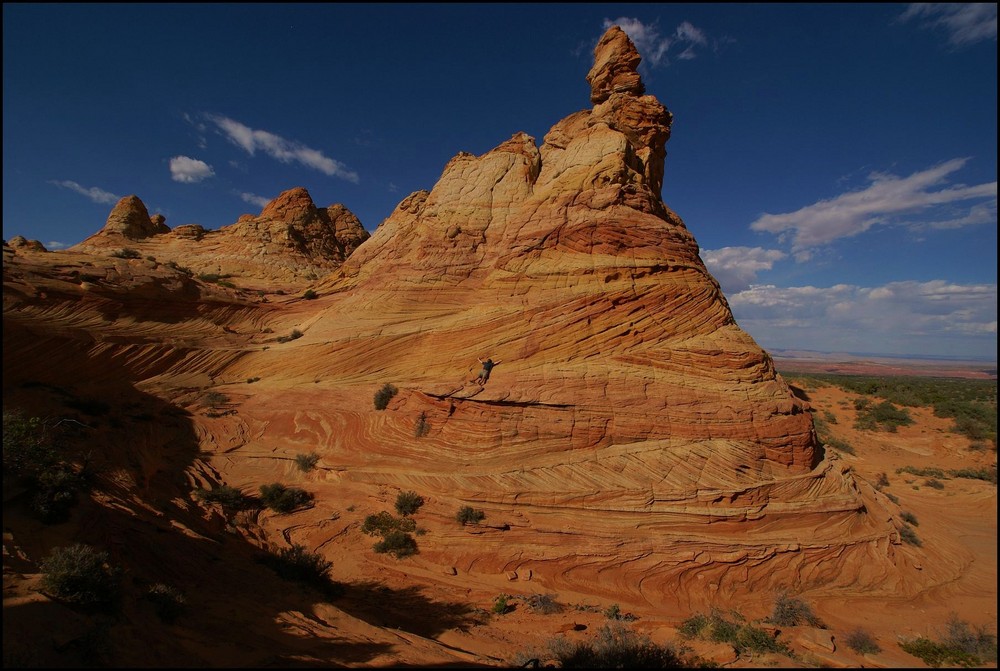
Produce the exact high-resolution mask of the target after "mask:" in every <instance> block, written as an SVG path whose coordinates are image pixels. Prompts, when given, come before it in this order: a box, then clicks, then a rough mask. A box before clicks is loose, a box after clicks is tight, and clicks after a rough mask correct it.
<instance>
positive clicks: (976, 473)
mask: <svg viewBox="0 0 1000 671" xmlns="http://www.w3.org/2000/svg"><path fill="white" fill-rule="evenodd" d="M948 473H949V475H951V477H953V478H966V479H969V480H983V481H984V482H991V483H993V484H994V485H995V484H996V483H997V467H996V466H989V467H987V468H958V469H954V470H951V471H948Z"/></svg>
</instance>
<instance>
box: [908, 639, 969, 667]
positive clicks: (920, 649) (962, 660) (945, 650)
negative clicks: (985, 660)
mask: <svg viewBox="0 0 1000 671" xmlns="http://www.w3.org/2000/svg"><path fill="white" fill-rule="evenodd" d="M899 647H900V648H902V649H903V650H904V651H905V652H907V653H909V654H911V655H913V656H914V657H919V658H920V659H922V660H924V663H925V664H926V665H927V666H932V667H935V668H938V667H941V666H948V667H959V666H962V667H965V668H972V667H974V666H980V665H981V664H982V660H981V659H980V658H979V657H977V656H976V655H974V654H970V653H968V652H966V651H965V650H963V649H961V648H960V647H957V646H952V645H948V644H947V643H938V642H936V641H932V640H931V639H929V638H926V637H924V636H919V637H917V638H915V639H912V640H909V641H903V642H902V643H900V644H899Z"/></svg>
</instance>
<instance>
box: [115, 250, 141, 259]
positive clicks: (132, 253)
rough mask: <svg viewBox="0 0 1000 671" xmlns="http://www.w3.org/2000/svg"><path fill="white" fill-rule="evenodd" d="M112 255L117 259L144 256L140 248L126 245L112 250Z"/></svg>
mask: <svg viewBox="0 0 1000 671" xmlns="http://www.w3.org/2000/svg"><path fill="white" fill-rule="evenodd" d="M111 256H113V257H115V258H117V259H138V258H142V254H140V253H139V250H138V249H132V248H131V247H125V248H124V249H117V250H115V251H113V252H111Z"/></svg>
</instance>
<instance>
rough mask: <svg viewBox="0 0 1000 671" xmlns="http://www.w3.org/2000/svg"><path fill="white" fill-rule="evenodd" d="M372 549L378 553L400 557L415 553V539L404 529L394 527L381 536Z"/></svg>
mask: <svg viewBox="0 0 1000 671" xmlns="http://www.w3.org/2000/svg"><path fill="white" fill-rule="evenodd" d="M372 549H374V550H375V552H378V553H379V554H385V553H389V554H391V555H393V556H394V557H395V558H396V559H402V558H403V557H409V556H410V555H414V554H416V553H417V541H416V540H415V539H414V538H413V536H411V535H410V534H408V533H406V532H405V531H400V530H399V529H394V530H392V531H389V532H388V533H386V534H385V535H384V536H382V540H380V541H379V542H377V543H375V545H374V546H372Z"/></svg>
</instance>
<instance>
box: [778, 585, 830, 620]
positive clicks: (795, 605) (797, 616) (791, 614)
mask: <svg viewBox="0 0 1000 671" xmlns="http://www.w3.org/2000/svg"><path fill="white" fill-rule="evenodd" d="M768 619H769V621H770V622H772V623H774V624H776V625H778V626H779V627H794V626H796V625H800V624H808V625H809V626H810V627H822V626H823V623H822V622H820V619H819V618H818V617H816V615H815V614H814V613H813V611H812V608H810V607H809V604H807V603H806V602H805V601H803V600H802V599H799V598H798V597H793V596H790V595H789V594H786V593H784V592H783V593H781V594H779V595H778V596H777V598H775V600H774V609H773V610H772V611H771V617H770V618H768Z"/></svg>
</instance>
